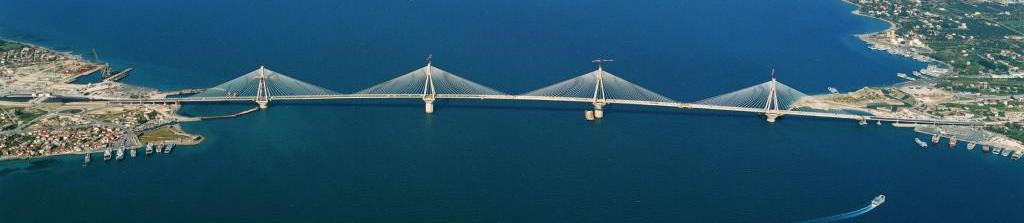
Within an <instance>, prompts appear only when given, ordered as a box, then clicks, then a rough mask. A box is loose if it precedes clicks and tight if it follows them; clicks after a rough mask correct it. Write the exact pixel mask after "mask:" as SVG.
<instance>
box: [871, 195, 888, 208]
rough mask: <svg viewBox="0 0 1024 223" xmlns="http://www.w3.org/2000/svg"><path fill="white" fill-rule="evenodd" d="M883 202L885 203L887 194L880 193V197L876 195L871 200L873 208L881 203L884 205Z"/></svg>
mask: <svg viewBox="0 0 1024 223" xmlns="http://www.w3.org/2000/svg"><path fill="white" fill-rule="evenodd" d="M882 203H885V194H880V195H878V197H875V199H872V200H871V207H872V208H876V207H878V206H879V205H882Z"/></svg>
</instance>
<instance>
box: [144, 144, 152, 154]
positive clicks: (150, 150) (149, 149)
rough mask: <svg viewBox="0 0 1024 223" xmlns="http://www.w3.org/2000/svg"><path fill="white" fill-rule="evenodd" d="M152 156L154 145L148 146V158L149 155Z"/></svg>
mask: <svg viewBox="0 0 1024 223" xmlns="http://www.w3.org/2000/svg"><path fill="white" fill-rule="evenodd" d="M152 154H153V144H146V155H147V156H148V155H152Z"/></svg>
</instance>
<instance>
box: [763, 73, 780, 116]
mask: <svg viewBox="0 0 1024 223" xmlns="http://www.w3.org/2000/svg"><path fill="white" fill-rule="evenodd" d="M769 83H770V84H769V88H768V100H766V102H765V104H764V116H765V121H768V123H775V119H776V118H778V117H779V116H782V114H783V113H782V110H780V109H779V95H778V91H777V90H778V81H776V80H775V69H774V68H773V69H772V80H771V81H770V82H769Z"/></svg>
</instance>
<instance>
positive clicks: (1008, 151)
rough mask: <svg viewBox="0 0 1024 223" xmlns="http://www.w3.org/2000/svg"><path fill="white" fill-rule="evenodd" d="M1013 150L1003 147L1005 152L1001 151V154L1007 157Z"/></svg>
mask: <svg viewBox="0 0 1024 223" xmlns="http://www.w3.org/2000/svg"><path fill="white" fill-rule="evenodd" d="M1011 152H1013V150H1010V149H1003V152H1001V153H999V155H1001V156H1004V157H1005V156H1010V153H1011Z"/></svg>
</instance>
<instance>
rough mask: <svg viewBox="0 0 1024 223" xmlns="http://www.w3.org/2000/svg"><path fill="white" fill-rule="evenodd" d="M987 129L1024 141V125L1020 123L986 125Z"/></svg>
mask: <svg viewBox="0 0 1024 223" xmlns="http://www.w3.org/2000/svg"><path fill="white" fill-rule="evenodd" d="M985 129H987V130H989V131H992V132H995V133H999V134H1003V135H1005V136H1007V137H1010V138H1011V139H1015V140H1017V141H1021V142H1024V125H1021V124H1020V123H1008V124H1005V125H1000V126H989V127H986V128H985Z"/></svg>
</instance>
